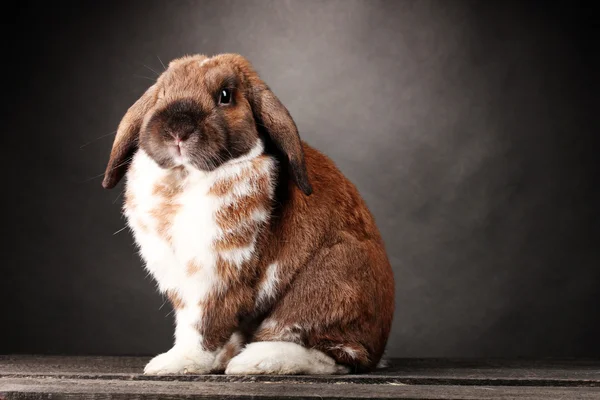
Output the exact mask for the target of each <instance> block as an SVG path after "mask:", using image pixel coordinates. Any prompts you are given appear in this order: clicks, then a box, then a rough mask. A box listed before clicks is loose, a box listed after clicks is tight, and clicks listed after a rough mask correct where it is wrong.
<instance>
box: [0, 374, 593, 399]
mask: <svg viewBox="0 0 600 400" xmlns="http://www.w3.org/2000/svg"><path fill="white" fill-rule="evenodd" d="M282 397H286V398H294V399H365V398H368V399H391V398H396V399H415V400H420V399H430V400H437V399H454V400H459V399H484V400H488V399H489V400H496V399H527V400H541V399H544V400H556V399H581V400H587V399H598V398H600V388H594V387H572V388H563V387H530V386H525V387H523V386H520V387H482V386H440V385H415V386H411V385H397V384H378V385H370V384H354V383H346V384H337V385H335V384H323V383H301V384H297V383H296V384H290V383H278V384H266V383H228V384H222V383H213V382H173V381H143V382H142V381H127V380H93V379H92V380H89V379H88V380H82V379H56V378H0V398H1V399H3V400H13V399H36V400H37V399H48V398H52V399H75V398H83V399H140V400H141V399H144V400H146V399H148V400H150V399H152V400H154V399H176V398H186V399H205V398H227V399H231V398H239V399H255V398H258V399H279V398H282Z"/></svg>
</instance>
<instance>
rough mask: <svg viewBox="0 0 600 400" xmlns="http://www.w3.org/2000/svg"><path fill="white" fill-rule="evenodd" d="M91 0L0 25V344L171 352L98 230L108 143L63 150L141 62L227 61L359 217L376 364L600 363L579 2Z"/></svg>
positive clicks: (123, 104) (150, 296)
mask: <svg viewBox="0 0 600 400" xmlns="http://www.w3.org/2000/svg"><path fill="white" fill-rule="evenodd" d="M97 3H98V4H96V5H91V4H88V5H85V6H84V5H82V4H78V3H74V4H67V3H62V4H54V5H52V6H51V7H50V6H48V5H47V4H46V5H45V6H43V5H41V4H40V5H32V4H29V5H27V4H25V5H21V6H20V9H19V10H18V11H15V12H14V13H13V14H11V15H9V16H7V20H6V23H5V24H4V28H5V29H6V32H5V34H4V35H3V38H4V39H3V40H4V41H5V44H6V46H5V51H6V52H8V53H7V54H5V56H6V57H5V59H4V63H3V64H4V68H7V69H8V72H5V78H6V79H5V82H4V86H5V88H7V91H8V94H7V96H6V97H5V98H4V99H3V104H4V106H3V107H2V109H3V114H4V115H5V117H4V118H3V120H4V124H5V128H4V132H3V139H4V148H3V150H4V151H3V157H2V162H3V164H4V166H3V171H4V174H3V179H2V183H3V197H4V198H5V200H6V201H8V204H9V206H7V207H6V208H4V213H3V214H4V215H5V220H6V222H5V223H4V229H5V230H6V232H7V235H6V239H4V240H3V245H4V246H5V249H6V250H5V251H4V253H5V260H4V262H3V266H2V283H1V291H0V296H2V302H1V306H0V307H2V309H1V310H0V311H2V321H3V323H2V325H3V326H4V327H3V328H1V329H0V335H2V338H1V340H0V352H1V353H17V352H21V353H68V354H153V353H157V352H160V351H164V350H166V349H168V348H169V346H170V344H171V335H172V315H171V314H170V311H171V310H170V307H169V305H168V304H165V301H164V299H163V298H161V296H160V295H158V294H157V292H156V291H155V287H154V283H153V282H152V280H151V279H150V278H149V277H147V276H146V274H145V272H144V271H143V269H142V267H141V262H140V260H139V258H138V257H137V255H136V254H135V248H134V246H133V240H132V237H131V235H130V234H129V233H128V231H123V232H121V233H118V234H116V235H113V233H114V232H116V231H118V230H120V229H121V228H122V227H123V226H124V220H123V218H122V217H121V216H120V201H121V199H120V198H118V195H119V192H120V191H121V190H122V186H119V187H118V188H117V190H114V191H105V190H103V189H102V188H101V186H100V181H101V178H100V174H101V173H102V172H103V170H104V167H105V163H106V161H107V157H108V153H109V150H110V146H111V139H112V136H110V135H109V136H106V137H103V138H100V139H98V140H95V141H93V142H92V143H90V144H89V145H87V146H84V147H83V148H80V146H81V145H83V144H85V143H87V142H89V141H90V140H93V139H95V138H98V137H100V136H101V135H106V134H109V133H110V132H112V131H114V130H115V129H116V127H117V124H118V122H119V120H120V118H121V116H122V115H123V114H124V112H125V110H126V109H127V107H128V106H129V105H130V104H132V103H133V102H134V101H135V100H136V99H137V97H138V96H139V95H140V94H141V93H142V92H143V91H144V90H145V88H146V87H148V86H149V85H150V84H151V82H150V80H149V79H147V78H153V77H154V73H153V72H151V71H150V70H149V69H148V68H146V67H145V66H144V65H146V66H148V67H150V68H153V69H156V70H160V69H161V68H162V67H161V63H160V62H159V60H158V57H160V58H161V59H162V60H163V61H164V62H165V63H166V62H167V61H168V60H170V59H172V58H174V57H178V56H181V55H183V54H185V53H196V52H203V53H207V54H215V53H219V52H239V53H241V54H243V55H245V56H246V57H248V58H249V59H250V60H251V61H252V62H253V63H254V65H255V67H256V68H257V69H258V70H259V72H260V73H261V75H262V77H263V78H264V79H265V80H266V81H267V82H268V83H269V84H270V85H271V87H272V88H273V90H274V91H275V93H276V94H277V95H278V96H279V97H280V99H281V100H282V101H283V103H284V104H286V105H287V107H288V108H289V110H290V112H291V114H292V115H293V117H294V118H295V120H296V122H297V124H298V126H299V128H300V132H301V135H302V136H303V138H304V139H305V140H306V141H308V142H309V143H310V144H312V145H314V146H315V147H317V148H318V149H320V150H322V151H323V152H325V153H326V154H328V155H329V156H331V157H332V158H333V159H334V161H335V162H336V163H337V164H338V166H339V167H340V169H341V170H342V171H343V172H344V173H345V174H346V175H347V176H348V177H349V178H350V179H351V180H352V181H353V182H355V184H356V185H357V186H358V188H359V190H360V191H361V193H362V194H363V196H364V197H365V199H366V201H367V203H368V205H369V206H370V208H371V209H372V211H373V213H374V214H375V216H376V219H377V221H378V225H379V227H380V229H381V232H382V234H383V236H384V239H385V241H386V244H387V248H388V252H389V257H390V259H391V262H392V265H393V268H394V271H395V276H396V287H397V296H396V302H397V313H396V317H395V321H394V327H393V332H392V335H391V338H390V341H389V347H388V349H389V354H390V355H391V356H402V357H409V356H413V357H414V356H419V357H425V356H461V357H470V356H507V357H512V356H598V355H600V341H599V340H598V338H599V337H600V314H599V313H598V308H597V307H598V305H599V304H600V301H599V289H598V287H599V283H600V268H599V267H600V251H599V249H598V245H599V238H600V235H599V233H600V232H599V231H600V229H599V219H598V217H599V212H598V208H599V207H598V205H599V204H600V202H599V200H600V198H599V197H600V196H599V191H598V189H597V188H598V174H597V173H598V169H599V168H598V164H597V163H596V157H597V156H596V152H597V148H598V139H597V134H598V130H597V123H596V121H597V106H598V99H597V97H596V83H597V81H596V77H597V68H596V66H595V65H593V61H594V60H595V57H594V56H593V53H597V48H596V44H595V42H593V41H592V39H591V35H592V28H591V26H592V16H591V15H592V13H591V8H590V7H589V6H587V5H586V4H585V3H583V2H577V1H569V2H567V1H564V2H516V1H515V2H507V1H503V2H500V1H498V2H493V1H490V2H484V1H458V0H453V1H394V2H380V1H351V0H344V1H326V2H325V1H246V0H244V1H185V2H184V1H178V2H166V1H165V2H159V1H152V2H150V1H145V2H137V3H136V2H121V3H122V4H119V3H116V2H115V3H114V4H113V3H109V2H97ZM144 77H146V78H144ZM592 106H593V110H592ZM592 112H594V114H592ZM94 176H97V177H96V178H94V179H89V178H91V177H94Z"/></svg>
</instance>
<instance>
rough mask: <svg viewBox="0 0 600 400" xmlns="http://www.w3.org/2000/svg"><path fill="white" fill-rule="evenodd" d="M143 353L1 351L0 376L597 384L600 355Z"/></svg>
mask: <svg viewBox="0 0 600 400" xmlns="http://www.w3.org/2000/svg"><path fill="white" fill-rule="evenodd" d="M148 360H149V358H148V357H63V356H0V377H15V378H18V377H28V376H35V377H55V378H71V379H103V380H133V381H147V382H152V381H174V380H177V381H195V382H215V383H219V382H221V383H225V382H272V383H274V382H282V383H290V384H291V383H297V382H300V383H302V382H304V383H331V384H343V383H359V384H409V385H442V384H443V385H479V386H481V385H487V386H565V387H566V386H588V387H596V386H600V360H568V359H562V360H465V359H463V360H460V359H455V360H440V359H403V360H393V362H392V363H391V366H390V367H389V368H385V369H380V370H377V371H375V372H373V373H371V374H362V375H343V376H230V375H183V376H162V377H155V376H145V375H142V374H141V372H142V370H143V366H144V365H145V363H146V362H147V361H148Z"/></svg>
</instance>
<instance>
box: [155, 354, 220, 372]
mask: <svg viewBox="0 0 600 400" xmlns="http://www.w3.org/2000/svg"><path fill="white" fill-rule="evenodd" d="M213 361H214V355H213V354H212V353H209V352H205V351H201V350H200V351H199V350H192V351H185V350H182V349H177V348H172V349H171V350H169V351H167V352H166V353H162V354H159V355H157V356H156V357H154V358H153V359H152V360H150V362H149V363H148V364H147V365H146V367H145V368H144V374H146V375H169V374H173V375H181V374H206V373H208V372H210V370H211V367H212V364H213Z"/></svg>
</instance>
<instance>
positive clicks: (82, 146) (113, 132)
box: [79, 131, 117, 149]
mask: <svg viewBox="0 0 600 400" xmlns="http://www.w3.org/2000/svg"><path fill="white" fill-rule="evenodd" d="M116 133H117V131H112V132H110V133H107V134H104V135H102V136H98V137H97V138H95V139H92V140H90V141H89V142H87V143H84V144H82V145H81V146H79V148H80V149H83V148H84V147H85V146H88V145H90V144H92V143H94V142H95V141H97V140H100V139H102V138H105V137H108V136H112V135H114V134H116Z"/></svg>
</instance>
